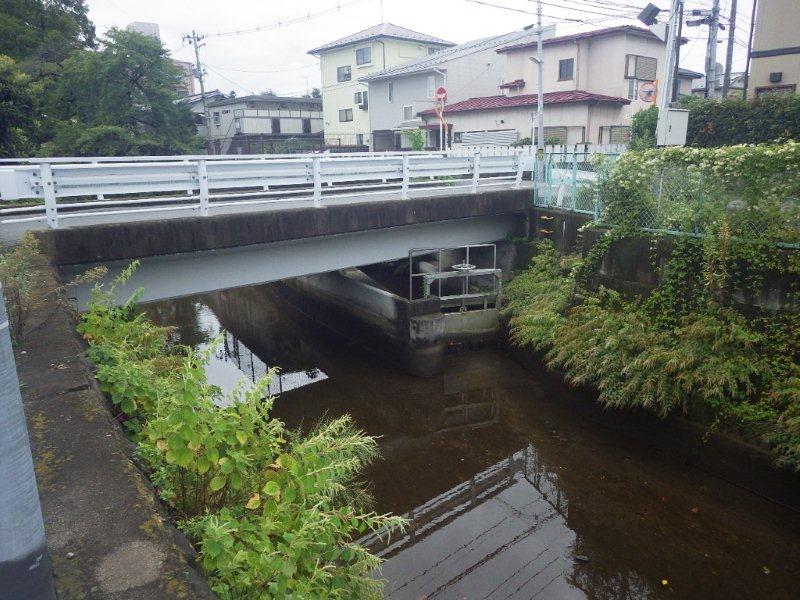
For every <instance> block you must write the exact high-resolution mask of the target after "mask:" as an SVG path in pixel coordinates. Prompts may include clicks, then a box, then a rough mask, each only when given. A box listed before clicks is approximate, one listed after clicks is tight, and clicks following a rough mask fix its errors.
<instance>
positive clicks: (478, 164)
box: [472, 150, 481, 194]
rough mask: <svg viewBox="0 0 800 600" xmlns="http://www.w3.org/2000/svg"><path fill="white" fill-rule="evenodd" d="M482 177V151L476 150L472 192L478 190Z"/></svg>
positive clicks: (473, 157)
mask: <svg viewBox="0 0 800 600" xmlns="http://www.w3.org/2000/svg"><path fill="white" fill-rule="evenodd" d="M480 178H481V151H480V150H476V151H475V153H474V154H473V155H472V193H473V194H475V193H476V192H477V191H478V181H479V180H480Z"/></svg>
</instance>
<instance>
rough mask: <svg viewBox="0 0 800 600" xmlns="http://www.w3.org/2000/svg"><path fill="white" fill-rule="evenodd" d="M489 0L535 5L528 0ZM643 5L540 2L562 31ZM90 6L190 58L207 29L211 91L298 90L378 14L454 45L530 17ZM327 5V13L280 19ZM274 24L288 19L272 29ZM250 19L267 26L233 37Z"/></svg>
mask: <svg viewBox="0 0 800 600" xmlns="http://www.w3.org/2000/svg"><path fill="white" fill-rule="evenodd" d="M485 1H486V2H487V3H489V4H495V5H502V6H506V7H509V8H513V9H517V10H521V11H531V12H533V11H534V10H535V4H534V3H533V2H531V1H529V0H485ZM650 1H652V2H653V3H654V4H656V5H657V6H659V7H662V8H668V6H669V0H650ZM730 1H731V0H721V7H722V10H721V14H722V15H723V17H727V15H728V14H729V6H730ZM646 4H647V0H542V5H543V9H542V12H543V14H544V15H545V18H544V23H545V24H549V23H556V24H557V34H568V33H575V32H576V31H585V30H590V29H597V28H601V27H607V26H609V25H617V24H624V23H629V24H637V23H638V22H637V21H635V15H636V13H637V12H638V10H637V8H639V7H644V6H645V5H646ZM87 5H88V6H89V16H90V17H91V19H92V21H94V24H95V26H96V28H97V32H98V34H103V33H104V32H105V31H107V30H108V29H110V28H111V27H125V26H126V25H127V24H128V23H131V22H132V21H147V22H153V23H157V24H158V25H159V27H160V29H161V39H162V41H163V42H164V45H165V46H166V47H167V48H168V49H169V50H170V51H171V52H172V55H173V57H175V58H177V59H181V60H191V61H193V60H194V53H193V50H192V49H191V47H190V46H189V45H187V44H186V43H184V42H182V40H181V37H182V35H183V34H186V33H189V32H191V31H192V29H195V30H196V31H197V32H198V33H202V34H206V35H208V37H207V38H206V40H205V47H203V48H202V49H201V59H202V60H203V62H204V63H205V65H206V69H207V71H208V85H207V89H215V88H217V89H220V90H221V91H224V92H228V91H230V90H236V92H237V93H238V94H240V95H241V94H247V93H252V92H261V91H264V90H266V89H270V88H271V89H274V90H275V91H277V92H278V93H281V94H291V95H297V94H302V93H303V92H305V91H306V90H307V89H311V88H313V87H316V86H319V81H320V76H319V62H318V61H317V59H316V58H314V57H313V56H310V55H309V54H307V52H308V50H310V49H311V48H314V47H316V46H320V45H322V44H324V43H326V42H329V41H332V40H335V39H338V38H340V37H344V36H346V35H349V34H352V33H355V32H357V31H360V30H362V29H366V28H367V27H371V26H372V25H375V24H377V23H379V22H380V21H381V12H383V20H384V21H388V22H390V23H394V24H396V25H401V26H403V27H407V28H409V29H413V30H415V31H420V32H422V33H427V34H429V35H433V36H436V37H440V38H443V39H446V40H449V41H452V42H455V43H460V42H465V41H468V40H471V39H475V38H480V37H486V36H490V35H496V34H501V33H507V32H510V31H514V30H516V29H521V28H522V27H524V26H525V25H528V24H530V23H533V22H534V21H535V16H533V15H527V14H524V13H522V12H514V11H511V10H503V9H502V8H496V7H493V6H486V5H481V4H478V3H475V2H470V1H468V0H383V2H381V0H291V1H286V2H279V1H276V0H224V1H220V0H215V1H213V2H212V1H210V0H192V1H189V0H87ZM710 5H711V0H687V10H688V9H691V8H703V7H710ZM337 6H340V9H339V10H336V7H337ZM568 6H572V7H574V8H566V7H568ZM751 6H752V1H751V0H739V14H738V17H737V28H736V35H735V39H736V40H737V42H736V44H735V52H734V67H733V71H739V70H743V69H744V64H745V57H746V45H747V38H748V35H749V27H750V10H751ZM323 11H330V12H328V13H327V14H324V15H322V16H317V17H314V18H311V19H309V20H305V21H302V22H299V23H293V24H292V23H286V22H287V21H292V20H297V19H298V18H301V17H303V16H304V15H306V16H307V15H309V14H310V15H312V16H313V15H315V14H316V13H319V12H323ZM279 22H282V23H284V25H282V26H280V27H276V26H275V25H276V24H277V23H279ZM723 22H726V21H723ZM256 26H262V27H263V29H262V30H261V31H254V32H250V33H245V32H243V33H240V34H231V32H236V31H240V30H246V29H252V28H255V27H256ZM264 26H265V27H264ZM217 33H227V34H228V35H222V36H219V35H215V34H217ZM707 35H708V28H707V27H694V28H686V27H685V28H684V36H685V37H688V38H690V40H689V43H688V44H686V45H685V46H684V47H683V50H682V56H681V66H682V67H686V68H689V69H693V70H695V71H703V68H704V67H703V64H704V60H705V49H706V43H705V39H706V37H707ZM720 37H721V39H723V40H725V39H726V37H727V31H725V32H720ZM725 48H726V44H725V43H721V44H719V45H718V51H717V52H718V54H717V61H718V62H721V63H724V62H725Z"/></svg>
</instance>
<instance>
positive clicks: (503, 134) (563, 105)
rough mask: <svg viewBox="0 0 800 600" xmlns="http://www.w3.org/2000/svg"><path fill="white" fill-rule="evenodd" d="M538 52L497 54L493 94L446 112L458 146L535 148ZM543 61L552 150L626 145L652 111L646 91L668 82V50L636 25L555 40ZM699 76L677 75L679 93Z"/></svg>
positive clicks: (525, 47) (518, 49)
mask: <svg viewBox="0 0 800 600" xmlns="http://www.w3.org/2000/svg"><path fill="white" fill-rule="evenodd" d="M536 52H537V49H536V42H535V40H532V39H531V40H527V41H524V42H519V43H513V44H508V45H506V46H503V47H501V48H499V49H498V50H497V53H498V54H501V55H504V56H505V57H506V73H505V78H504V80H503V81H502V82H501V83H499V84H498V85H497V89H496V90H495V91H494V93H492V94H487V95H476V96H473V97H470V98H466V99H463V100H460V101H457V102H453V103H449V104H448V105H447V106H446V108H445V118H446V120H447V122H448V123H449V124H450V126H451V133H452V138H451V142H452V143H454V144H459V143H463V144H487V143H491V144H495V143H508V142H509V140H519V139H522V138H527V137H530V138H531V139H532V140H535V138H536V131H535V123H536V110H537V91H538V90H537V89H536V65H535V63H534V62H533V61H532V60H531V58H532V57H535V56H536ZM543 54H544V61H543V82H542V83H543V87H544V122H545V132H544V135H545V138H547V139H548V140H549V141H551V142H555V141H558V142H559V143H566V144H575V143H582V142H591V143H595V144H597V143H624V142H627V140H628V138H629V136H630V123H631V116H632V115H633V114H634V113H636V112H637V111H639V110H642V109H643V108H647V107H648V106H650V104H649V103H648V102H645V101H643V100H642V99H641V98H640V94H639V90H640V87H641V86H642V85H643V84H645V83H648V84H651V83H653V82H654V81H656V80H657V79H658V80H661V79H662V78H663V76H664V73H663V62H664V61H663V57H664V43H663V42H662V41H661V40H660V39H658V38H657V37H656V36H655V35H654V34H653V33H651V32H650V31H649V30H647V29H643V28H640V27H635V26H630V25H623V26H617V27H608V28H605V29H598V30H595V31H587V32H581V33H575V34H571V35H564V36H553V37H550V38H548V39H545V40H544V42H543ZM694 76H696V73H691V72H686V71H682V72H681V73H680V74H679V81H680V93H682V94H690V93H691V83H692V78H693V77H694ZM421 117H422V119H423V121H424V122H425V123H426V125H433V124H435V123H436V122H437V118H436V116H435V115H434V114H433V112H432V111H423V112H422V113H421Z"/></svg>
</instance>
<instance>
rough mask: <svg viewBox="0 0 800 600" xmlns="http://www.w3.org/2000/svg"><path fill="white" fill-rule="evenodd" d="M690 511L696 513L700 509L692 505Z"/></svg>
mask: <svg viewBox="0 0 800 600" xmlns="http://www.w3.org/2000/svg"><path fill="white" fill-rule="evenodd" d="M692 512H693V513H694V514H697V513H699V512H700V509H699V508H697V507H696V506H693V507H692Z"/></svg>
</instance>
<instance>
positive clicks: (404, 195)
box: [400, 154, 411, 200]
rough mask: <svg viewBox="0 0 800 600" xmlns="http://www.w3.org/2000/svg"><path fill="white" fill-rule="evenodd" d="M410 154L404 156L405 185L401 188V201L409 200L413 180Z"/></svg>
mask: <svg viewBox="0 0 800 600" xmlns="http://www.w3.org/2000/svg"><path fill="white" fill-rule="evenodd" d="M410 162H411V161H410V159H409V157H408V154H404V155H403V185H402V187H401V188H400V199H401V200H408V183H409V181H410V180H411V165H410Z"/></svg>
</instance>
